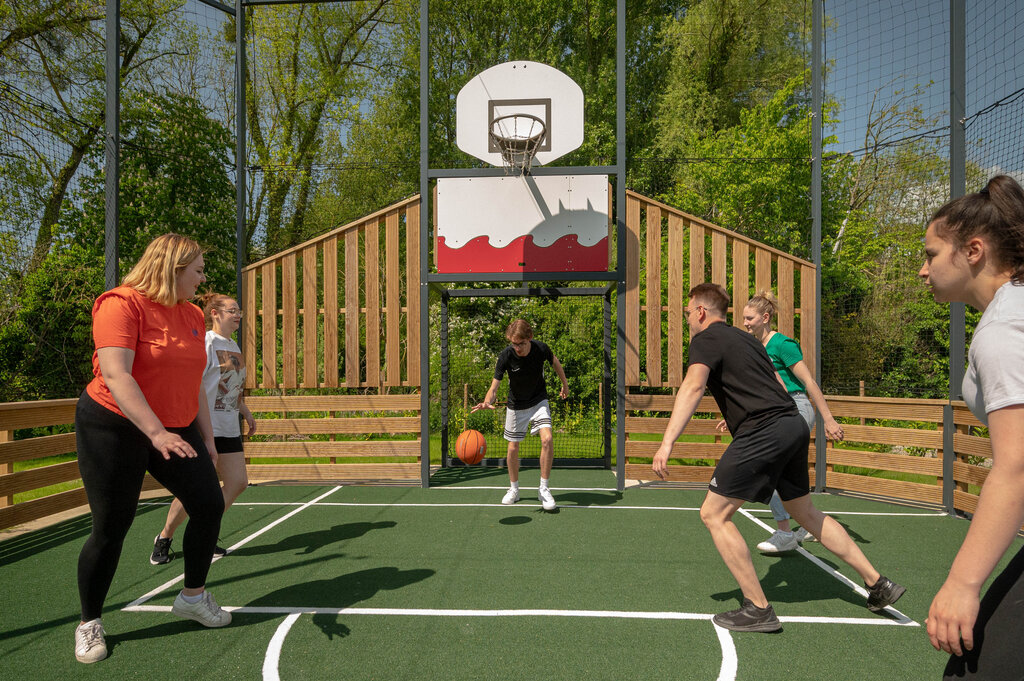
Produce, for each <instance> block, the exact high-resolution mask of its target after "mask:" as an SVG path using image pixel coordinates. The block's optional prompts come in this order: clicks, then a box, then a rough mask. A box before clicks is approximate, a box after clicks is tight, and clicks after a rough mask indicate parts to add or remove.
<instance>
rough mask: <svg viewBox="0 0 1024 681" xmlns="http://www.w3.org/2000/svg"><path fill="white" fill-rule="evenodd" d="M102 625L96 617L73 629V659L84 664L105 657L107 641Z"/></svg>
mask: <svg viewBox="0 0 1024 681" xmlns="http://www.w3.org/2000/svg"><path fill="white" fill-rule="evenodd" d="M103 635H104V631H103V623H102V622H100V618H99V617H97V618H96V619H94V620H89V621H88V622H83V623H82V624H79V625H78V627H76V628H75V659H76V660H78V661H79V662H84V663H85V664H90V663H92V662H99V661H100V660H102V659H103V658H105V657H106V656H107V640H106V639H105V638H104V637H103Z"/></svg>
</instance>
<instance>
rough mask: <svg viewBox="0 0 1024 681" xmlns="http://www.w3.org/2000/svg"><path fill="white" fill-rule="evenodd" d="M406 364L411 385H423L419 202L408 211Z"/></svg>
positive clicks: (406, 244) (406, 235)
mask: <svg viewBox="0 0 1024 681" xmlns="http://www.w3.org/2000/svg"><path fill="white" fill-rule="evenodd" d="M405 258H406V261H405V301H406V302H405V305H406V308H407V309H408V312H407V313H406V315H405V338H406V346H405V363H406V366H407V375H408V377H409V379H408V380H409V385H415V386H418V385H419V384H420V204H419V203H414V204H411V205H410V206H409V209H408V211H407V212H406V214H405Z"/></svg>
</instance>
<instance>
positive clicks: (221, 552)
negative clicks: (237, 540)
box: [213, 545, 228, 558]
mask: <svg viewBox="0 0 1024 681" xmlns="http://www.w3.org/2000/svg"><path fill="white" fill-rule="evenodd" d="M226 555H228V550H227V549H226V548H224V547H223V546H220V545H217V546H214V547H213V556H214V558H216V557H217V556H226Z"/></svg>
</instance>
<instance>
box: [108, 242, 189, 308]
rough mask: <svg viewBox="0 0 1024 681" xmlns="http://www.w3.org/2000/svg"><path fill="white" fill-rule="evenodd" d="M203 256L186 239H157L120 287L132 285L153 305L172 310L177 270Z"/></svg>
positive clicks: (148, 247)
mask: <svg viewBox="0 0 1024 681" xmlns="http://www.w3.org/2000/svg"><path fill="white" fill-rule="evenodd" d="M202 254H203V249H202V248H201V247H200V246H199V244H198V243H196V242H195V241H194V240H192V239H190V238H188V237H187V236H181V235H180V234H164V235H162V236H158V237H157V238H155V239H153V240H152V241H150V242H149V245H148V246H146V251H145V252H144V253H143V254H142V258H140V259H139V262H137V263H135V267H133V268H132V269H131V271H129V272H128V274H127V275H126V276H125V278H124V280H122V281H121V285H122V286H130V287H131V288H133V289H135V290H136V291H138V292H139V293H141V294H142V295H144V296H146V297H147V298H149V299H150V300H152V301H153V302H156V303H160V304H161V305H166V306H168V307H170V306H172V305H175V304H177V302H178V291H177V277H176V275H177V274H178V271H179V270H180V269H182V268H184V267H187V266H188V265H189V263H191V262H192V261H193V260H195V259H196V258H198V257H199V256H200V255H202Z"/></svg>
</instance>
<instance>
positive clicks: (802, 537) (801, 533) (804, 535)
mask: <svg viewBox="0 0 1024 681" xmlns="http://www.w3.org/2000/svg"><path fill="white" fill-rule="evenodd" d="M793 536H794V537H796V541H797V543H798V544H803V543H804V542H805V541H818V540H817V539H816V538H815V537H814V535H813V534H811V533H810V532H808V531H807V528H806V527H801V528H798V529H797V531H796V532H794V533H793Z"/></svg>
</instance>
